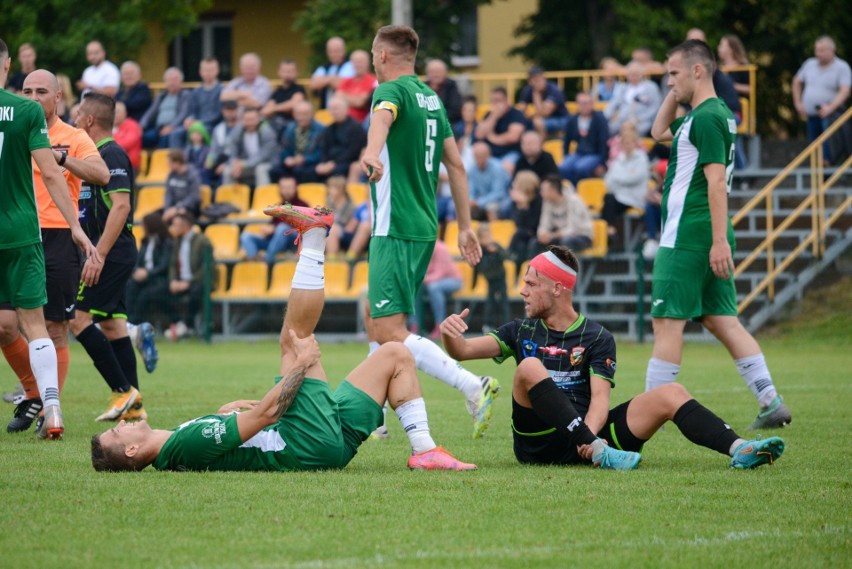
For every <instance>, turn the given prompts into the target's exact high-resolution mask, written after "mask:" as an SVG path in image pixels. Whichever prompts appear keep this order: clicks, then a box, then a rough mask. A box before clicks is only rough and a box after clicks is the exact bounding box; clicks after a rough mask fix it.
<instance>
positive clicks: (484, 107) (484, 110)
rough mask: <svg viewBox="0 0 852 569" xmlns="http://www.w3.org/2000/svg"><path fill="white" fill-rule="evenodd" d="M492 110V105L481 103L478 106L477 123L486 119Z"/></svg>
mask: <svg viewBox="0 0 852 569" xmlns="http://www.w3.org/2000/svg"><path fill="white" fill-rule="evenodd" d="M490 110H491V105H489V104H488V103H480V104H479V105H476V120H477V122H482V119H484V118H485V115H487V114H488V112H489V111H490Z"/></svg>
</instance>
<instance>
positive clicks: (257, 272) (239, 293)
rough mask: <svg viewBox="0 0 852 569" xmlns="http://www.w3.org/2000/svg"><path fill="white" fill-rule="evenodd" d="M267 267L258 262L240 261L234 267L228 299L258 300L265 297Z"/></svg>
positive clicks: (267, 275)
mask: <svg viewBox="0 0 852 569" xmlns="http://www.w3.org/2000/svg"><path fill="white" fill-rule="evenodd" d="M268 277H269V267H268V266H267V264H266V263H262V262H260V261H242V262H239V263H237V264H236V265H234V271H233V273H232V274H231V286H230V287H229V288H228V292H227V293H225V295H224V296H226V297H228V298H260V297H263V296H265V295H266V282H267V279H268Z"/></svg>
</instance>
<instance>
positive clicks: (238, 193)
mask: <svg viewBox="0 0 852 569" xmlns="http://www.w3.org/2000/svg"><path fill="white" fill-rule="evenodd" d="M250 195H251V188H249V187H248V186H247V185H245V184H228V185H224V186H219V187H218V188H217V189H216V198H215V200H214V201H215V203H229V204H232V205H233V206H234V207H236V208H239V210H240V213H243V214H244V213H245V212H247V211H248V209H249V196H250ZM231 215H235V214H231Z"/></svg>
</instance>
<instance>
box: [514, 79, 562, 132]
mask: <svg viewBox="0 0 852 569" xmlns="http://www.w3.org/2000/svg"><path fill="white" fill-rule="evenodd" d="M518 103H519V104H518V108H519V109H520V110H521V111H523V112H524V114H525V115H526V116H528V117H532V118H531V120H532V124H533V127H535V129H536V130H537V131H538V132H539V134H541V136H543V137H544V136H547V134H548V133H553V132H562V131H564V130H565V123H566V122H567V120H568V109H567V108H566V107H565V95H564V94H563V93H562V89H560V88H559V87H558V86H557V85H556V83H551V82H550V81H548V80H547V78H545V76H544V69H542V68H541V67H539V66H537V65H535V66H533V67H531V68H530V70H529V73H528V74H527V84H526V86H524V88H523V89H521V95H520V97H518Z"/></svg>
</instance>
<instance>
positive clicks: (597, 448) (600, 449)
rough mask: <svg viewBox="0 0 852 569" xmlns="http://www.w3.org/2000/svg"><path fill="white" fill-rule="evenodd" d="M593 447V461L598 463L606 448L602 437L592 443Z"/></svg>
mask: <svg viewBox="0 0 852 569" xmlns="http://www.w3.org/2000/svg"><path fill="white" fill-rule="evenodd" d="M591 447H592V462H594V463H598V462H600V461H601V455H603V453H604V449H606V445H605V444H604V442H603V441H602V440H601V439H595V441H594V442H593V443H592V444H591Z"/></svg>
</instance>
